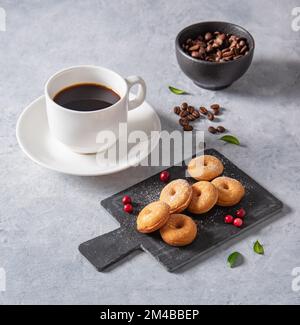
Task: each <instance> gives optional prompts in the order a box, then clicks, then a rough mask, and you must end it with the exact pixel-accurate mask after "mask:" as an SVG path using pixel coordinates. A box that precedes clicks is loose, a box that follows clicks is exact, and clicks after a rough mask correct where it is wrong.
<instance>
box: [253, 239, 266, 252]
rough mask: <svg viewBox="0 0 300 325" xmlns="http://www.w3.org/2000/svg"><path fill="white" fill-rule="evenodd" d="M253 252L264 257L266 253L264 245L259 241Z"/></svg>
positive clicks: (255, 244)
mask: <svg viewBox="0 0 300 325" xmlns="http://www.w3.org/2000/svg"><path fill="white" fill-rule="evenodd" d="M253 250H254V252H255V253H256V254H260V255H264V253H265V250H264V247H263V245H262V244H261V243H260V242H259V241H258V240H257V241H256V242H255V243H254V245H253Z"/></svg>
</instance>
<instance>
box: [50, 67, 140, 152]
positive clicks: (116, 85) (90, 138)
mask: <svg viewBox="0 0 300 325" xmlns="http://www.w3.org/2000/svg"><path fill="white" fill-rule="evenodd" d="M82 83H95V84H100V85H103V86H105V87H108V88H110V89H112V90H113V91H114V92H116V93H117V94H118V95H119V96H120V100H119V101H118V102H117V103H115V104H113V105H111V106H109V107H107V108H104V109H100V110H97V111H75V110H71V109H68V108H65V107H63V106H60V105H58V104H57V103H55V102H54V101H53V98H54V97H55V95H56V94H57V93H58V92H60V91H61V90H63V89H64V88H67V87H70V86H72V85H76V84H82ZM136 84H137V85H139V87H138V91H137V95H136V96H135V98H134V99H130V100H129V92H130V89H131V87H132V86H133V85H136ZM145 96H146V84H145V82H144V80H143V79H142V78H140V77H138V76H130V77H128V78H125V79H124V78H122V77H121V76H120V75H118V74H117V73H115V72H113V71H111V70H109V69H106V68H102V67H98V66H88V65H83V66H74V67H71V68H67V69H64V70H61V71H59V72H57V73H56V74H54V75H53V76H52V77H50V79H49V80H48V81H47V83H46V85H45V97H46V105H47V117H48V124H49V129H50V132H51V135H52V136H53V137H55V138H56V139H57V140H59V141H60V142H61V143H63V144H64V145H66V146H67V147H69V148H70V149H71V150H72V151H74V152H77V153H82V154H88V153H95V152H99V151H102V150H105V149H107V148H108V144H107V145H105V144H103V143H98V142H99V141H97V135H98V133H99V132H101V131H111V132H113V133H114V134H115V138H116V139H118V137H119V125H120V123H127V115H128V114H127V113H128V111H129V110H132V109H135V108H136V107H138V106H140V105H141V104H142V103H143V102H144V100H145ZM110 145H111V143H110V144H109V146H110Z"/></svg>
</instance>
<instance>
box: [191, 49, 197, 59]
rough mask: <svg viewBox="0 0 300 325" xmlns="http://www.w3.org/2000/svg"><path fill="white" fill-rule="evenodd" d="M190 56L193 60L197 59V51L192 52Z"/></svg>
mask: <svg viewBox="0 0 300 325" xmlns="http://www.w3.org/2000/svg"><path fill="white" fill-rule="evenodd" d="M191 56H192V57H193V58H198V57H199V52H198V51H193V52H192V53H191Z"/></svg>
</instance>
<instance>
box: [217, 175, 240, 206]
mask: <svg viewBox="0 0 300 325" xmlns="http://www.w3.org/2000/svg"><path fill="white" fill-rule="evenodd" d="M211 183H212V184H213V185H214V186H215V187H216V188H217V190H218V192H219V198H218V202H217V205H220V206H223V207H228V206H233V205H236V204H238V203H239V202H240V201H241V199H242V198H243V197H244V195H245V188H244V186H243V185H242V184H241V183H240V182H239V181H238V180H236V179H233V178H230V177H225V176H223V177H218V178H216V179H214V180H213V181H212V182H211Z"/></svg>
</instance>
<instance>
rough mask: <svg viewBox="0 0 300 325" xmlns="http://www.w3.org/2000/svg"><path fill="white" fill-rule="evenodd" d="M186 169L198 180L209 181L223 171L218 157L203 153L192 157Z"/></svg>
mask: <svg viewBox="0 0 300 325" xmlns="http://www.w3.org/2000/svg"><path fill="white" fill-rule="evenodd" d="M187 170H188V173H189V174H190V175H191V177H193V178H195V179H196V180H198V181H210V180H212V179H214V178H216V177H218V176H220V175H221V174H222V173H223V170H224V166H223V164H222V162H221V161H220V160H219V159H218V158H216V157H214V156H211V155H203V156H199V157H196V158H194V159H192V160H191V161H190V162H189V164H188V168H187Z"/></svg>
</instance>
